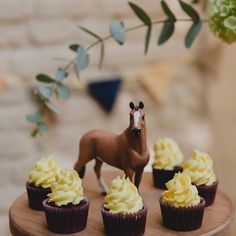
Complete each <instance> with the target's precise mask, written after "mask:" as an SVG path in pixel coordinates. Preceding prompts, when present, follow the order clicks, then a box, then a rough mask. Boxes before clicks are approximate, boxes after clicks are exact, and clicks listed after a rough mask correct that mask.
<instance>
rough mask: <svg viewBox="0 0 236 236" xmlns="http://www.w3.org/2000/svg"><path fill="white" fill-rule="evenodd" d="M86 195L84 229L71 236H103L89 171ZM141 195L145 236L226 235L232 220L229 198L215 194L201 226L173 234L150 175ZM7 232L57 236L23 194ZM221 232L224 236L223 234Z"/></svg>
mask: <svg viewBox="0 0 236 236" xmlns="http://www.w3.org/2000/svg"><path fill="white" fill-rule="evenodd" d="M117 175H122V172H118V171H117V172H116V171H112V172H104V173H103V176H104V179H105V180H106V181H107V183H108V184H109V183H110V181H111V180H112V179H113V178H115V177H116V176H117ZM83 186H84V192H85V195H86V196H87V197H88V198H89V199H90V209H89V216H88V225H87V228H86V229H85V230H84V231H82V232H79V233H75V234H70V235H74V236H76V235H77V236H82V235H83V236H85V235H86V236H100V235H104V230H103V223H102V217H101V213H100V207H101V204H102V202H103V198H104V197H103V196H102V195H101V194H100V191H99V187H98V185H97V181H96V178H95V174H94V173H93V172H88V173H87V174H86V175H85V178H84V179H83ZM140 194H141V196H142V198H143V200H144V201H145V202H146V203H147V204H148V206H149V209H148V217H147V225H146V231H145V236H153V235H158V236H174V235H191V236H194V235H207V236H208V235H226V234H227V233H226V232H227V228H228V227H229V225H230V223H231V222H232V220H233V208H232V205H231V202H230V200H229V198H228V197H227V196H226V195H225V194H224V193H223V192H221V191H218V193H217V195H216V200H215V203H214V205H213V206H211V207H208V208H206V209H205V213H204V218H203V224H202V227H201V228H200V229H198V230H195V231H191V232H176V231H172V230H168V229H166V228H165V227H163V226H162V219H161V213H160V207H159V197H160V194H161V191H160V190H158V189H156V188H154V187H153V182H152V175H151V174H150V173H145V174H144V175H143V180H142V182H141V186H140ZM9 218H10V230H11V233H12V235H13V236H26V235H27V236H45V235H47V236H56V235H57V236H58V234H55V233H51V232H49V231H48V230H47V224H46V220H45V217H44V213H43V212H38V211H34V210H31V209H30V208H29V207H28V200H27V195H26V193H24V194H22V195H21V196H20V197H19V198H17V199H16V201H15V202H14V203H13V205H12V207H11V209H10V212H9ZM222 232H224V234H223V233H222Z"/></svg>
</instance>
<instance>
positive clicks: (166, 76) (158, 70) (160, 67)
mask: <svg viewBox="0 0 236 236" xmlns="http://www.w3.org/2000/svg"><path fill="white" fill-rule="evenodd" d="M172 70H173V63H167V62H165V63H157V64H153V65H150V66H147V67H146V68H145V69H144V70H143V71H142V72H141V73H140V74H139V75H138V79H139V81H140V83H141V84H142V85H143V87H144V88H145V89H146V91H147V92H148V93H149V94H150V95H151V97H152V98H153V99H154V100H155V101H156V102H157V103H159V104H165V102H166V99H167V95H168V91H169V85H170V81H171V77H172Z"/></svg>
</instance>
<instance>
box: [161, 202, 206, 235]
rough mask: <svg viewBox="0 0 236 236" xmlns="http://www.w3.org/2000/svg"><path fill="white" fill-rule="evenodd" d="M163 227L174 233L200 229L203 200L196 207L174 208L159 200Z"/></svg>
mask: <svg viewBox="0 0 236 236" xmlns="http://www.w3.org/2000/svg"><path fill="white" fill-rule="evenodd" d="M160 207H161V214H162V219H163V225H164V226H165V227H166V228H168V229H172V230H176V231H192V230H196V229H198V228H200V227H201V225H202V219H203V214H204V208H205V200H204V199H203V198H201V202H200V203H199V204H198V205H196V206H189V207H176V206H173V205H171V204H169V203H166V202H163V201H162V198H160Z"/></svg>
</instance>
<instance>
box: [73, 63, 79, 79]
mask: <svg viewBox="0 0 236 236" xmlns="http://www.w3.org/2000/svg"><path fill="white" fill-rule="evenodd" d="M73 68H74V71H75V76H76V78H77V79H78V80H80V76H79V70H78V69H77V66H76V64H75V63H74V64H73Z"/></svg>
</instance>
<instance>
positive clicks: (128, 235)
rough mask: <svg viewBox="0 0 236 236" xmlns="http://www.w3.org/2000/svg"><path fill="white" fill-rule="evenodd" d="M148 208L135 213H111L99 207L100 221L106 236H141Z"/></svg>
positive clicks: (144, 207) (145, 206)
mask: <svg viewBox="0 0 236 236" xmlns="http://www.w3.org/2000/svg"><path fill="white" fill-rule="evenodd" d="M147 210H148V207H147V205H146V204H144V206H143V208H142V209H141V210H139V211H138V212H136V213H129V214H121V213H111V212H109V210H107V209H105V208H104V204H103V205H102V207H101V213H102V219H103V224H104V228H105V233H106V235H107V236H142V235H143V234H144V232H145V227H146V219H147Z"/></svg>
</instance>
